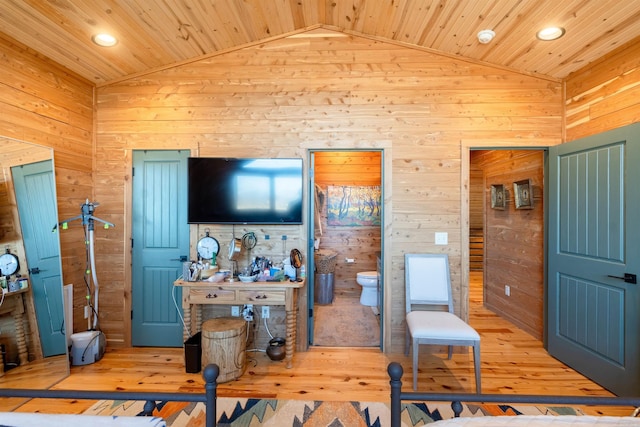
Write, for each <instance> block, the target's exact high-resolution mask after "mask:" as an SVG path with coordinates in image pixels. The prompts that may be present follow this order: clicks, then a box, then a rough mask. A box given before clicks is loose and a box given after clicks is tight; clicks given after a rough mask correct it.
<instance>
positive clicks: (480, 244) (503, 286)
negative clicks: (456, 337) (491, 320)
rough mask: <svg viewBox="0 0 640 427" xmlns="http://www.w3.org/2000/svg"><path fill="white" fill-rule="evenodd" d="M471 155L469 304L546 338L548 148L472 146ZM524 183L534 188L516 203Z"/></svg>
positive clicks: (540, 337)
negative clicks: (528, 199) (527, 201)
mask: <svg viewBox="0 0 640 427" xmlns="http://www.w3.org/2000/svg"><path fill="white" fill-rule="evenodd" d="M469 159H470V160H469V165H470V166H469V303H470V304H473V303H478V304H482V305H484V306H485V307H486V308H488V309H489V310H491V311H493V312H495V313H496V314H498V315H499V316H501V317H503V318H504V319H506V320H508V321H509V322H511V323H513V324H514V325H515V326H517V327H519V328H521V329H523V330H524V331H525V332H527V333H529V334H531V335H532V336H533V337H535V338H536V339H539V340H541V341H542V339H543V331H544V283H545V280H544V259H545V257H544V238H545V233H544V210H545V207H544V204H543V202H544V197H543V196H544V163H545V162H544V159H545V150H539V149H520V148H518V149H490V150H474V149H472V150H471V151H470V156H469ZM521 182H526V183H527V184H529V185H530V188H531V193H530V196H531V204H530V206H526V208H523V207H522V206H519V207H516V203H515V202H516V200H515V196H516V193H515V190H514V183H521ZM496 192H498V194H499V195H500V194H502V195H503V196H504V197H503V198H502V199H501V198H500V197H499V196H498V197H496ZM501 192H502V193H501ZM492 194H493V198H492Z"/></svg>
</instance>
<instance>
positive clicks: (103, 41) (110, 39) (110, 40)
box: [91, 33, 118, 47]
mask: <svg viewBox="0 0 640 427" xmlns="http://www.w3.org/2000/svg"><path fill="white" fill-rule="evenodd" d="M91 40H93V42H94V43H95V44H97V45H98V46H103V47H111V46H115V45H116V44H117V43H118V39H117V38H115V37H114V36H112V35H111V34H106V33H101V34H96V35H94V36H93V37H91Z"/></svg>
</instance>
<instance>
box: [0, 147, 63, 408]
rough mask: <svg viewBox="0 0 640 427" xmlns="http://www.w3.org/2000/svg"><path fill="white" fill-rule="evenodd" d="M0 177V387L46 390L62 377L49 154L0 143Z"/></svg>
mask: <svg viewBox="0 0 640 427" xmlns="http://www.w3.org/2000/svg"><path fill="white" fill-rule="evenodd" d="M0 170H1V175H0V255H2V254H6V253H9V254H11V255H12V258H13V257H16V258H17V259H18V267H19V268H18V270H17V271H15V272H13V271H12V270H13V269H12V268H11V266H10V265H8V266H6V267H5V269H6V270H7V271H2V268H3V265H2V263H1V262H0V274H1V276H0V277H2V278H0V287H2V285H3V283H4V282H6V283H7V285H6V290H0V292H1V294H0V301H2V302H1V304H0V349H3V353H2V360H1V361H0V387H2V388H35V389H46V388H49V387H51V386H52V385H53V384H56V383H57V382H59V381H60V380H62V379H64V378H66V377H67V376H68V375H69V357H68V338H69V334H70V332H69V331H68V330H67V322H66V320H65V310H64V290H63V280H62V264H61V258H60V241H59V233H57V232H55V230H54V227H55V226H56V225H57V224H58V207H57V197H56V191H55V190H56V189H55V187H56V184H55V168H54V159H53V150H52V149H51V148H48V147H43V146H39V145H37V144H32V143H29V142H24V141H19V140H15V139H12V138H6V137H0ZM7 273H11V274H7ZM3 404H5V405H9V407H5V406H3ZM11 405H14V406H16V405H17V404H16V402H0V410H11Z"/></svg>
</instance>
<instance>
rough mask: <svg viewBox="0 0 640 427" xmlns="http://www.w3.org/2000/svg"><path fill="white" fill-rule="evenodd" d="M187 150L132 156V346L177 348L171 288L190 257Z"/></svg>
mask: <svg viewBox="0 0 640 427" xmlns="http://www.w3.org/2000/svg"><path fill="white" fill-rule="evenodd" d="M189 154H190V152H189V151H188V150H180V151H165V150H157V151H154V150H145V151H134V152H133V167H134V171H133V194H132V196H133V200H132V239H133V240H132V266H131V267H132V274H131V289H132V303H131V306H132V313H131V329H132V330H131V342H132V345H134V346H148V347H181V346H182V345H183V342H182V336H183V335H182V331H183V327H184V325H183V322H182V303H181V301H182V291H181V289H180V288H175V287H174V286H173V282H174V281H175V280H176V279H177V278H178V277H179V276H180V275H181V274H182V260H188V256H189V224H188V223H187V159H188V157H189Z"/></svg>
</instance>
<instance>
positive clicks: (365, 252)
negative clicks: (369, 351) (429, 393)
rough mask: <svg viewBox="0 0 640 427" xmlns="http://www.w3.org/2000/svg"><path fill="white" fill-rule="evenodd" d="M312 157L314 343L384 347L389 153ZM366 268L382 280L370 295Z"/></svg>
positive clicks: (377, 280) (311, 323) (311, 338)
mask: <svg viewBox="0 0 640 427" xmlns="http://www.w3.org/2000/svg"><path fill="white" fill-rule="evenodd" d="M310 154H311V156H310V169H311V170H312V173H310V176H311V177H312V178H311V187H310V188H311V190H312V191H311V195H312V196H311V197H310V199H313V200H311V202H310V205H311V209H310V210H309V212H310V217H311V220H310V221H309V222H310V224H312V227H310V228H311V229H310V234H309V235H310V243H311V245H310V250H309V252H310V253H313V254H314V255H315V256H310V257H309V258H310V262H311V263H310V265H312V266H313V267H312V269H311V271H310V274H309V275H308V276H309V287H310V291H309V301H308V303H309V308H310V310H309V314H310V317H309V342H310V344H311V345H314V346H327V347H381V342H382V340H381V336H382V327H381V325H382V315H381V307H382V300H383V297H382V291H381V288H382V286H381V277H382V274H381V259H382V224H383V220H382V216H383V206H382V200H383V198H382V192H383V185H382V158H383V153H382V151H380V150H368V151H361V150H340V151H337V150H336V151H313V152H311V153H310ZM358 273H360V275H361V277H364V276H365V275H366V276H372V277H374V279H373V281H372V282H373V286H374V287H373V288H369V289H367V290H366V291H364V292H365V293H366V294H367V295H368V297H367V296H366V295H365V297H363V296H362V295H363V289H364V288H363V285H361V284H359V283H358V281H357V277H358ZM363 273H368V274H363ZM361 282H364V280H361Z"/></svg>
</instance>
